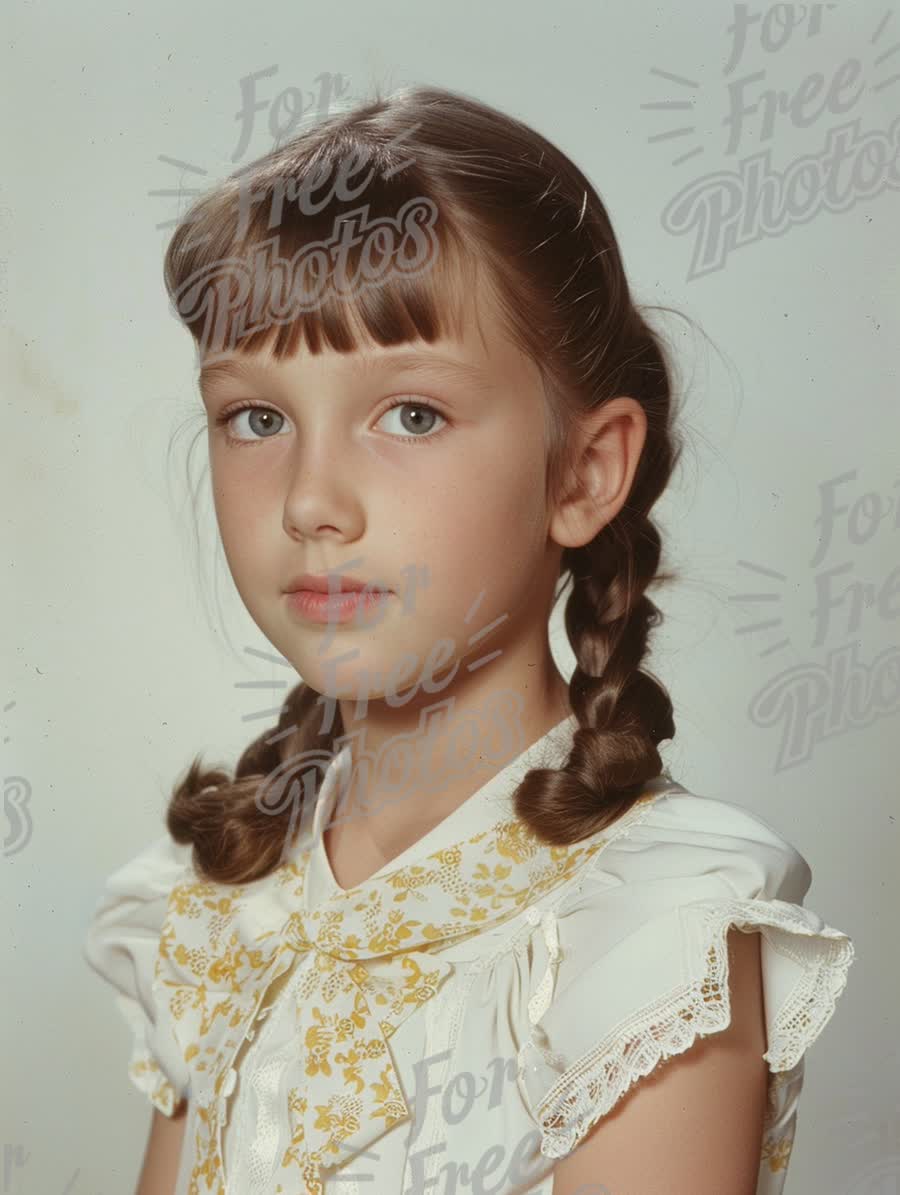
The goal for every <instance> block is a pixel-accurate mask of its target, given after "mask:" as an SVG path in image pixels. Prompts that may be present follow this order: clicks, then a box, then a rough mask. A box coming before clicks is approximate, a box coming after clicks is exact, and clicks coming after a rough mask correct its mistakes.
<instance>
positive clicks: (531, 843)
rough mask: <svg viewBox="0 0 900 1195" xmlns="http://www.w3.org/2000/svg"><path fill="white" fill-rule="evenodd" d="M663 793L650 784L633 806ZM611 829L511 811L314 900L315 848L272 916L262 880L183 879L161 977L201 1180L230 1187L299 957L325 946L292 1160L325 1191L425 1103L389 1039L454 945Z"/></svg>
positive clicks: (210, 1193) (581, 856)
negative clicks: (256, 1045) (252, 1095)
mask: <svg viewBox="0 0 900 1195" xmlns="http://www.w3.org/2000/svg"><path fill="white" fill-rule="evenodd" d="M658 795H659V794H658V793H656V792H650V791H648V792H646V793H644V794H643V795H642V796H641V797H639V798H638V801H637V802H636V804H635V806H634V808H633V810H632V811H631V812H632V814H634V815H635V816H637V815H638V811H639V809H640V807H642V806H644V805H646V804H647V803H648V802H651V801H654V800H656V799H657V797H658ZM620 829H621V823H619V824H617V826H616V832H617V833H618V832H619V830H620ZM606 841H607V837H606V836H605V835H603V834H602V833H601V834H598V835H595V836H593V837H592V838H589V839H587V840H585V841H584V842H582V843H579V844H577V845H575V846H573V847H560V846H549V845H547V844H544V843H542V842H540V841H539V840H538V839H537V838H536V837H535V836H534V835H532V834H531V833H530V831H529V830H528V829H527V827H525V826H524V824H522V823H521V822H519V821H517V820H512V821H501V822H498V823H497V824H496V825H495V826H494V827H493V828H492V829H491V830H489V831H485V832H482V833H480V834H475V835H473V836H472V837H470V838H468V839H466V840H464V841H463V842H460V843H457V844H456V845H454V846H452V847H449V848H445V849H442V850H438V851H435V852H434V853H433V854H431V855H428V856H427V857H426V858H425V859H423V860H422V861H421V862H419V863H416V864H412V865H409V866H407V867H399V868H397V869H396V870H394V871H393V872H389V873H387V874H384V875H382V876H380V877H378V878H377V879H375V880H372V881H368V882H366V883H364V884H361V885H359V886H358V887H356V888H353V889H350V890H349V891H343V890H339V891H337V892H336V893H335V894H334V895H333V896H332V897H331V898H330V899H329V900H328V901H327V902H325V903H324V904H323V905H320V906H319V907H318V908H316V909H315V910H314V911H312V912H307V911H306V909H305V906H304V902H303V893H304V876H305V870H306V866H307V863H308V860H309V853H308V851H307V852H306V853H303V854H301V855H300V856H299V857H298V858H296V859H294V860H291V861H288V862H286V863H283V864H282V865H281V866H280V867H279V868H278V871H277V872H276V873H274V875H273V880H274V882H275V885H276V891H277V892H278V894H279V900H280V902H281V904H283V911H284V916H283V918H282V919H281V920H280V922H279V923H278V924H271V925H262V924H260V923H259V916H258V913H257V912H256V911H255V910H256V908H257V906H256V905H255V904H254V902H253V901H252V900H251V899H250V896H251V895H252V889H253V885H247V886H238V887H235V886H231V885H218V884H214V883H209V882H203V881H197V882H190V883H181V884H178V885H176V886H174V887H173V888H172V890H171V893H170V895H169V900H168V906H167V912H166V918H165V922H164V924H163V929H162V933H161V935H160V940H159V950H158V954H157V959H156V967H155V975H154V984H153V986H154V992H155V993H156V994H157V995H158V997H160V998H162V999H163V1000H164V1001H165V1004H166V1006H167V1007H168V1009H169V1011H170V1013H171V1017H172V1024H173V1029H174V1032H175V1036H176V1038H177V1040H178V1043H179V1046H180V1047H181V1049H182V1051H183V1055H184V1060H185V1062H186V1064H187V1065H188V1068H189V1071H190V1075H191V1098H192V1100H194V1101H195V1102H196V1118H195V1123H196V1132H195V1140H194V1141H193V1143H192V1147H193V1160H194V1165H193V1170H192V1171H191V1175H190V1180H189V1185H188V1192H189V1195H225V1176H224V1166H223V1160H222V1128H223V1125H224V1123H225V1119H226V1117H227V1111H228V1096H229V1095H230V1092H231V1090H232V1089H233V1085H234V1079H235V1077H236V1076H235V1070H234V1063H235V1060H236V1058H237V1056H238V1054H239V1053H240V1050H241V1047H242V1045H243V1043H244V1041H245V1039H246V1037H247V1035H248V1031H249V1030H251V1028H252V1026H253V1023H254V1021H255V1020H256V1018H257V1017H258V1015H259V1012H260V1008H261V1006H262V1004H263V1001H264V1000H265V997H266V994H267V993H268V992H269V990H270V988H271V986H272V984H273V983H274V982H275V981H276V980H279V979H280V978H281V977H282V976H284V975H285V973H286V972H289V971H291V970H292V969H293V968H294V967H295V965H296V963H297V961H298V960H299V959H301V958H305V957H307V956H309V954H310V952H312V953H313V955H314V959H313V964H314V965H312V966H310V967H308V968H307V969H306V970H305V972H304V973H303V974H302V976H301V977H300V981H299V983H298V984H297V988H296V1010H295V1011H296V1023H297V1043H298V1050H299V1051H300V1053H301V1056H302V1059H303V1070H304V1073H305V1074H306V1075H307V1076H308V1077H309V1079H310V1082H309V1083H308V1084H306V1085H305V1087H304V1089H303V1090H299V1089H297V1088H291V1089H290V1091H289V1093H288V1100H287V1108H286V1110H285V1111H286V1115H287V1117H288V1121H289V1127H290V1138H291V1139H290V1145H289V1146H288V1148H287V1149H286V1150H285V1151H284V1156H283V1157H282V1159H281V1166H282V1168H288V1169H286V1176H287V1175H289V1176H290V1177H291V1178H292V1180H293V1181H296V1179H297V1177H298V1176H299V1177H300V1178H301V1179H302V1182H303V1186H304V1190H306V1191H308V1192H310V1195H323V1177H322V1176H323V1173H324V1172H325V1171H327V1170H328V1169H330V1168H331V1167H334V1166H336V1165H338V1164H343V1163H344V1162H346V1161H347V1160H349V1158H350V1157H352V1156H353V1154H354V1153H356V1152H357V1151H359V1150H362V1149H365V1148H366V1147H367V1146H369V1145H370V1144H371V1143H372V1142H373V1141H374V1140H376V1139H377V1138H378V1137H379V1136H380V1135H381V1134H383V1133H384V1132H386V1131H387V1130H388V1129H390V1128H392V1127H393V1126H394V1125H396V1124H398V1123H399V1122H401V1121H403V1120H405V1119H407V1118H409V1116H410V1111H409V1108H408V1107H407V1104H406V1101H405V1099H404V1096H403V1092H402V1090H401V1085H400V1081H399V1077H398V1075H397V1072H396V1070H395V1067H394V1062H393V1059H392V1056H391V1050H390V1047H389V1044H388V1043H389V1041H390V1038H391V1037H392V1035H393V1034H394V1033H395V1032H396V1030H397V1029H398V1027H399V1026H400V1025H401V1024H402V1023H403V1021H404V1020H405V1019H406V1018H407V1017H408V1016H410V1015H411V1014H412V1013H413V1012H414V1011H415V1010H416V1009H417V1008H420V1007H421V1006H422V1005H423V1004H425V1003H426V1002H427V1001H428V1000H430V999H431V998H432V996H434V995H435V993H436V992H437V991H438V989H439V988H440V986H441V984H442V982H443V981H444V980H445V979H446V978H447V976H448V975H449V973H450V972H451V970H452V965H451V964H450V963H449V962H446V961H442V960H441V959H440V957H439V950H440V947H441V945H442V944H449V943H450V942H451V941H458V940H460V939H463V938H466V937H468V936H470V935H472V934H477V933H479V932H481V931H482V930H483V929H484V928H485V926H486V925H490V924H495V923H499V922H502V921H505V920H507V919H508V918H510V917H513V916H515V915H516V914H517V913H519V912H520V911H522V910H523V909H525V908H527V907H528V906H529V905H530V904H531V903H532V902H534V901H535V900H537V899H538V898H540V897H541V896H542V895H544V894H545V893H547V892H549V891H551V890H552V889H553V888H555V887H557V886H558V885H559V884H562V883H563V882H565V881H566V880H568V879H569V878H571V877H572V876H573V875H574V873H575V872H576V871H577V870H578V869H579V868H581V867H582V866H583V865H584V864H585V863H586V862H587V861H588V860H589V859H590V858H592V856H593V855H595V854H596V852H597V851H599V850H601V849H602V848H603V846H604V845H605V844H606ZM151 1062H152V1060H150V1059H145V1060H142V1061H140V1060H139V1061H137V1062H135V1063H134V1064H133V1065H149V1064H150V1063H151ZM160 1079H161V1081H160V1084H159V1086H158V1087H157V1088H156V1089H155V1091H154V1093H153V1096H152V1097H151V1098H152V1099H153V1102H154V1104H156V1106H157V1107H159V1108H161V1109H162V1110H163V1111H165V1112H167V1114H171V1110H172V1104H173V1102H174V1093H173V1091H172V1088H171V1085H170V1084H169V1083H168V1082H166V1081H165V1079H164V1077H163V1076H160Z"/></svg>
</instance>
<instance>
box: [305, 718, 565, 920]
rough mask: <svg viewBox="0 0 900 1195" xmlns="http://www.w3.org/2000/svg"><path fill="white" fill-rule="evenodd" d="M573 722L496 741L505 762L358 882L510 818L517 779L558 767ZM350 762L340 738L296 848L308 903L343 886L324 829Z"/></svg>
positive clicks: (376, 877)
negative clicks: (303, 857)
mask: <svg viewBox="0 0 900 1195" xmlns="http://www.w3.org/2000/svg"><path fill="white" fill-rule="evenodd" d="M577 728H578V719H577V718H576V716H575V715H574V714H570V715H569V716H568V717H566V718H563V720H562V721H561V722H557V723H556V725H555V726H552V727H551V728H550V730H548V731H547V732H546V734H543V735H541V737H540V738H538V739H536V740H535V741H534V742H532V743H530V744H527V745H524V744H522V742H521V738H522V736H521V733H520V735H519V742H518V743H513V744H510V743H509V742H508V741H501V744H500V746H499V748H498V752H502V755H501V756H500V757H499V758H500V760H502V759H504V758H505V759H506V760H508V762H507V763H505V764H502V763H501V767H500V770H499V771H498V772H496V773H495V774H494V775H493V776H492V777H491V778H490V779H489V780H488V781H486V783H484V784H483V785H482V786H481V787H480V788H479V789H478V790H477V791H476V792H474V793H473V794H472V795H471V796H470V797H467V798H466V800H465V801H463V802H462V804H461V805H458V806H457V808H456V809H453V810H451V812H450V813H449V814H448V815H447V816H446V817H445V818H443V819H442V820H441V821H440V822H438V823H437V825H436V826H434V827H432V829H431V830H429V831H428V832H427V833H426V834H424V835H423V836H422V837H421V838H419V839H418V840H417V841H416V842H414V843H413V844H412V845H411V846H409V847H407V848H406V850H404V851H402V852H401V853H400V854H399V855H396V856H395V857H394V858H393V859H390V860H388V862H387V863H385V864H384V866H383V867H380V868H379V869H378V871H376V872H375V873H374V874H373V875H372V876H370V877H369V879H368V880H367V881H366V882H365V884H361V885H359V887H360V888H363V887H365V886H366V884H369V883H375V882H376V881H377V880H380V879H381V878H382V877H384V876H385V875H387V874H389V873H390V872H393V871H394V870H399V869H400V868H402V867H407V866H409V865H410V864H412V863H415V862H417V861H419V860H422V859H424V858H426V857H427V856H428V855H430V854H432V853H433V852H434V851H437V850H442V849H443V848H444V847H448V846H451V845H452V844H454V843H457V842H460V841H462V840H464V839H469V838H471V837H472V836H473V835H475V834H479V833H482V832H485V831H487V830H489V829H491V827H493V826H494V825H496V823H497V822H500V821H506V820H511V819H513V818H515V811H514V808H513V794H514V792H515V790H516V788H518V786H519V783H520V781H521V780H522V779H523V778H524V776H525V775H526V773H528V772H529V771H531V769H532V768H536V767H547V768H558V767H561V766H562V764H563V763H564V762H565V760H566V759H567V758H568V755H569V752H570V750H571V748H572V739H573V737H574V734H575V731H576V730H577ZM516 747H518V753H517V754H516V755H515V756H514V757H513V758H512V759H510V754H511V751H515V750H516ZM498 762H499V761H498ZM351 766H352V752H351V745H350V743H345V744H344V745H343V746H342V747H341V748H340V750H339V751H338V752H337V753H336V754H335V755H334V756H333V758H332V759H331V761H330V763H329V764H328V767H327V768H326V771H325V774H324V776H323V778H322V782H321V784H320V786H319V793H318V797H317V800H316V808H315V812H314V814H313V818H312V827H311V830H310V832H309V834H308V835H307V836H306V837H305V839H303V840H301V847H300V849H301V850H302V851H304V852H306V851H309V852H310V854H309V860H308V864H307V873H306V885H305V894H306V897H307V907H312V906H313V905H314V904H318V903H319V901H320V900H323V899H327V898H328V897H330V896H332V895H334V894H335V893H341V892H344V891H347V890H346V889H342V888H341V887H340V885H339V884H338V882H337V880H336V879H335V878H334V873H333V871H332V869H331V863H330V861H329V859H328V855H327V852H326V850H325V842H324V831H325V830H326V828H327V827H328V824H329V821H330V819H331V816H332V813H333V811H334V808H335V805H336V803H337V800H338V794H339V792H340V791H341V788H342V786H343V785H345V784H346V783H347V781H348V780H349V770H350V768H351ZM404 799H406V800H409V799H411V798H409V797H406V798H404Z"/></svg>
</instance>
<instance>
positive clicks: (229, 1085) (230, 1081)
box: [222, 1066, 237, 1096]
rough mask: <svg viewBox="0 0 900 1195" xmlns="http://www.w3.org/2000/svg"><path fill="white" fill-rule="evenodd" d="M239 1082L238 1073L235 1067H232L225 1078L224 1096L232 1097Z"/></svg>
mask: <svg viewBox="0 0 900 1195" xmlns="http://www.w3.org/2000/svg"><path fill="white" fill-rule="evenodd" d="M236 1082H237V1071H236V1070H235V1069H234V1067H233V1066H232V1067H230V1068H229V1071H228V1074H227V1075H226V1076H225V1086H224V1087H223V1088H222V1094H223V1095H225V1096H229V1095H231V1093H232V1091H234V1085H235V1083H236Z"/></svg>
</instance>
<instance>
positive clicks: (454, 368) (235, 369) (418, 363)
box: [197, 349, 491, 394]
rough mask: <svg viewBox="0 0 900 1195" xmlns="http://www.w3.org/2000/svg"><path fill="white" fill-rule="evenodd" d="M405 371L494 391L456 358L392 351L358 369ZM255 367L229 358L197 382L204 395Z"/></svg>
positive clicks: (247, 375)
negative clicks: (216, 384)
mask: <svg viewBox="0 0 900 1195" xmlns="http://www.w3.org/2000/svg"><path fill="white" fill-rule="evenodd" d="M385 369H392V370H398V369H402V370H403V371H405V372H406V373H412V374H421V373H437V374H443V375H444V376H446V377H448V378H457V379H458V380H460V381H463V382H466V383H468V384H469V385H470V386H473V387H476V388H478V389H482V390H488V389H490V387H491V382H490V378H489V377H488V374H487V372H486V371H485V370H484V369H481V368H479V367H478V366H477V365H473V364H471V363H469V362H466V361H461V360H458V359H457V358H455V357H445V356H441V355H439V354H437V353H426V352H422V351H421V350H417V349H404V350H400V351H398V350H388V351H387V352H386V353H384V354H383V355H379V356H378V357H376V358H374V359H371V358H368V357H366V358H363V359H361V360H360V362H359V364H358V366H357V367H356V372H357V373H360V374H362V373H366V372H377V371H379V370H385ZM256 372H257V371H256V369H254V367H252V366H250V365H248V364H246V363H245V362H243V361H241V360H240V358H237V357H235V358H229V359H228V360H227V361H216V362H213V363H212V364H210V365H204V366H203V367H202V368H201V370H200V374H199V376H198V378H197V385H198V386H199V389H200V393H201V394H206V393H207V392H208V391H209V390H210V389H211V388H212V385H213V384H214V383H215V382H216V381H217V380H218V379H220V378H222V379H231V378H233V379H235V380H238V381H241V380H249V379H250V378H251V377H253V376H254V374H255V373H256Z"/></svg>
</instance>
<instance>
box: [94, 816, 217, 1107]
mask: <svg viewBox="0 0 900 1195" xmlns="http://www.w3.org/2000/svg"><path fill="white" fill-rule="evenodd" d="M193 874H194V873H193V866H192V863H191V847H190V845H189V844H188V845H184V846H182V845H179V844H177V843H175V842H174V841H173V840H172V839H171V838H170V837H169V835H167V834H166V835H162V836H161V837H160V838H157V839H156V840H155V841H154V842H152V843H151V844H150V845H149V846H148V847H146V848H145V849H144V850H142V851H141V852H140V853H139V854H138V855H136V856H135V857H134V858H132V859H130V860H129V861H128V862H127V863H125V864H124V865H123V866H121V867H119V868H118V869H117V870H116V871H114V872H113V873H112V875H110V876H109V878H108V879H107V880H106V882H105V884H104V887H103V891H102V895H101V897H100V899H99V901H98V902H97V905H96V907H95V909H94V912H93V914H92V916H91V919H90V923H89V927H88V932H87V935H86V937H85V938H84V940H83V943H82V954H83V957H84V958H85V960H86V961H87V963H88V965H89V966H90V967H91V968H92V969H93V970H94V971H96V972H97V974H98V975H100V976H101V978H103V979H104V980H106V982H107V983H109V984H110V985H111V986H112V988H113V989H114V993H115V1002H116V1005H117V1007H118V1008H119V1011H120V1012H121V1014H122V1016H123V1017H124V1019H125V1021H126V1023H127V1024H128V1026H129V1027H130V1028H131V1030H132V1032H133V1035H134V1041H133V1049H132V1053H131V1058H130V1061H129V1066H128V1074H129V1077H130V1079H131V1081H132V1082H133V1083H134V1085H135V1087H137V1089H138V1090H139V1091H141V1092H143V1093H144V1094H145V1095H147V1096H148V1098H149V1099H150V1101H151V1103H152V1104H153V1105H154V1106H155V1107H157V1108H159V1110H160V1111H161V1112H163V1113H165V1115H166V1116H171V1115H172V1114H173V1113H174V1111H175V1109H176V1108H177V1106H178V1104H179V1103H180V1102H181V1100H182V1099H183V1098H184V1097H185V1096H187V1094H188V1087H189V1083H188V1071H187V1067H186V1064H185V1062H184V1058H183V1054H182V1051H181V1049H180V1047H179V1045H178V1042H177V1040H176V1039H175V1036H174V1034H173V1032H172V1028H171V1024H170V1023H169V1022H167V1021H161V1020H160V1018H159V1017H158V1016H157V1013H156V1002H155V1000H154V997H153V981H154V972H155V967H156V960H157V953H158V950H159V940H160V933H161V930H162V926H163V922H164V920H165V917H166V910H167V906H168V900H169V894H170V892H171V890H172V888H173V887H174V886H175V885H176V884H178V883H179V882H180V881H182V880H183V879H184V878H185V876H188V875H193Z"/></svg>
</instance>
